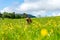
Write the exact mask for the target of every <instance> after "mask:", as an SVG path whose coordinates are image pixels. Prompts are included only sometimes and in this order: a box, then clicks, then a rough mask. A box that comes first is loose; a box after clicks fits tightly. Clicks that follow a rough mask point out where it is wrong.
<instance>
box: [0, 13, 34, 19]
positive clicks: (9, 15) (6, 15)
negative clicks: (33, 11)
mask: <svg viewBox="0 0 60 40" xmlns="http://www.w3.org/2000/svg"><path fill="white" fill-rule="evenodd" d="M27 15H28V14H27V13H23V14H19V13H15V12H12V13H8V12H3V13H1V12H0V18H12V19H18V18H26V16H27ZM28 16H29V15H28ZM30 17H35V16H33V15H30Z"/></svg>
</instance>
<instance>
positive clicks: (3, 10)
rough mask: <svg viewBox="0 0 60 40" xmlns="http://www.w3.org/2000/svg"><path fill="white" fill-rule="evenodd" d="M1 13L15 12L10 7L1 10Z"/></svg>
mask: <svg viewBox="0 0 60 40" xmlns="http://www.w3.org/2000/svg"><path fill="white" fill-rule="evenodd" d="M1 12H13V9H12V8H10V7H5V8H4V9H2V10H1Z"/></svg>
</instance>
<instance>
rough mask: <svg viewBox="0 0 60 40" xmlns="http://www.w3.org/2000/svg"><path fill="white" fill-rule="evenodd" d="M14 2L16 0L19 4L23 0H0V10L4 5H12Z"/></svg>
mask: <svg viewBox="0 0 60 40" xmlns="http://www.w3.org/2000/svg"><path fill="white" fill-rule="evenodd" d="M15 2H18V5H20V4H21V3H23V2H24V0H0V10H1V9H3V8H4V7H7V6H12V5H14V3H15Z"/></svg>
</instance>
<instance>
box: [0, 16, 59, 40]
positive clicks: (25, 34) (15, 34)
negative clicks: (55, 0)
mask: <svg viewBox="0 0 60 40" xmlns="http://www.w3.org/2000/svg"><path fill="white" fill-rule="evenodd" d="M32 21H33V22H32V23H31V24H27V22H26V19H7V18H5V19H4V20H2V19H0V40H60V17H43V18H32ZM43 29H46V30H47V31H48V34H47V35H45V36H42V34H41V30H43ZM51 30H52V31H51ZM43 34H44V33H43Z"/></svg>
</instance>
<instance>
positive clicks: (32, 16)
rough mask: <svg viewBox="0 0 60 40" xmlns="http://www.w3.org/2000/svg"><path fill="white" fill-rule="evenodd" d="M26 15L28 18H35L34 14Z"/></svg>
mask: <svg viewBox="0 0 60 40" xmlns="http://www.w3.org/2000/svg"><path fill="white" fill-rule="evenodd" d="M20 15H21V16H23V15H24V14H20ZM27 16H28V17H30V18H36V16H34V15H31V14H27Z"/></svg>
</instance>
